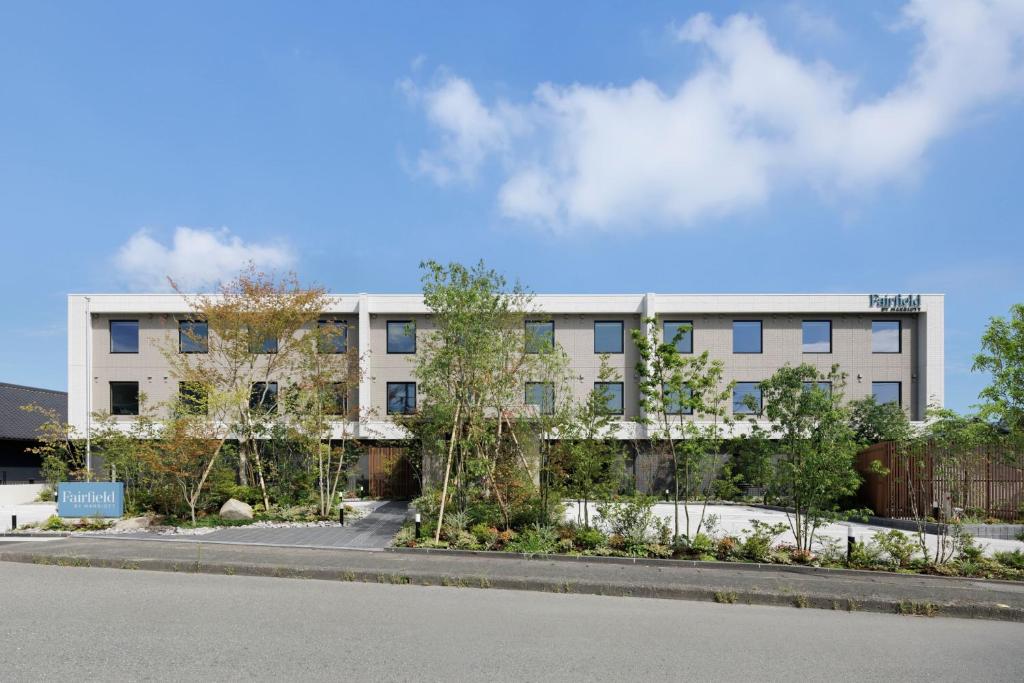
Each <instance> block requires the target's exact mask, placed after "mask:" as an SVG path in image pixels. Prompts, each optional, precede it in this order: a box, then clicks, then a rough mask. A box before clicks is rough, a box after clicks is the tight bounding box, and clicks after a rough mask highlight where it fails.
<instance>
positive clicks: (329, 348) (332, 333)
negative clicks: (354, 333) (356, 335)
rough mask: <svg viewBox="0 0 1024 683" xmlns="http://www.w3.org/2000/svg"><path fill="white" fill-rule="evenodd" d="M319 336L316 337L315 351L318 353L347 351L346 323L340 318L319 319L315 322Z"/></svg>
mask: <svg viewBox="0 0 1024 683" xmlns="http://www.w3.org/2000/svg"><path fill="white" fill-rule="evenodd" d="M317 327H319V329H320V337H319V338H318V339H317V351H319V352H320V353H348V324H347V323H345V322H342V321H340V320H321V321H319V322H317Z"/></svg>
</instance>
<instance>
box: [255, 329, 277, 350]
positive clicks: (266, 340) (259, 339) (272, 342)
mask: <svg viewBox="0 0 1024 683" xmlns="http://www.w3.org/2000/svg"><path fill="white" fill-rule="evenodd" d="M249 353H277V337H275V336H274V335H272V334H260V333H259V332H256V331H251V332H250V333H249Z"/></svg>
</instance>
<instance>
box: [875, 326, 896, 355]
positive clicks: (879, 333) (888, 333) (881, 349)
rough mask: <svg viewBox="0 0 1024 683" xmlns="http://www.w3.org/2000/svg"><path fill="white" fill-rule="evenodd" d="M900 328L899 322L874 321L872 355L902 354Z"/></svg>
mask: <svg viewBox="0 0 1024 683" xmlns="http://www.w3.org/2000/svg"><path fill="white" fill-rule="evenodd" d="M900 327H901V326H900V321H899V320H872V321H871V353H900V352H901V350H902V349H901V346H902V344H901V340H900V337H901V336H902V335H901V334H900Z"/></svg>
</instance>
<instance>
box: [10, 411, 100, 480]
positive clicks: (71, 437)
mask: <svg viewBox="0 0 1024 683" xmlns="http://www.w3.org/2000/svg"><path fill="white" fill-rule="evenodd" d="M21 409H22V410H24V411H26V412H30V413H38V414H39V415H41V416H42V417H43V423H42V424H41V425H40V426H39V428H38V430H37V437H36V440H37V445H35V446H32V447H30V448H28V449H27V450H28V452H29V453H34V454H35V455H38V456H39V457H40V459H41V461H42V475H43V479H45V480H46V483H47V484H49V485H50V486H56V485H57V484H58V483H60V482H62V481H67V480H68V478H74V479H79V478H80V479H85V480H86V481H89V480H90V479H91V478H92V472H90V471H89V469H88V468H87V467H86V466H85V449H84V444H83V442H82V439H76V438H75V430H74V427H72V426H71V425H70V424H68V423H67V422H64V421H63V420H62V419H61V418H60V416H59V415H58V414H57V412H56V411H54V410H50V409H49V408H44V407H42V406H39V405H36V404H34V403H33V404H30V405H25V406H21Z"/></svg>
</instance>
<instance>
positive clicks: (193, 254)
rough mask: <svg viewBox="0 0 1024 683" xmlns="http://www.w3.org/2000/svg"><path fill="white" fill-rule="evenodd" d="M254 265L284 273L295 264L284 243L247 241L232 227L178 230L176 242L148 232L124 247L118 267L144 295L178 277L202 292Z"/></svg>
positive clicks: (117, 257) (182, 285) (189, 287)
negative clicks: (235, 232) (155, 236)
mask: <svg viewBox="0 0 1024 683" xmlns="http://www.w3.org/2000/svg"><path fill="white" fill-rule="evenodd" d="M249 262H252V263H253V264H254V265H255V266H256V267H257V268H264V269H283V268H288V267H290V266H292V264H294V263H295V256H294V254H293V253H292V250H291V249H290V248H289V247H287V246H285V245H282V244H256V243H251V242H250V243H246V242H244V241H243V240H242V238H240V237H238V236H237V235H233V234H232V233H231V232H230V231H229V230H228V229H227V228H221V229H220V230H204V229H195V228H187V227H180V228H177V229H175V231H174V237H173V238H172V241H171V244H170V245H169V246H168V245H165V244H162V243H161V242H159V241H157V240H156V239H155V238H154V237H153V236H152V235H151V234H150V233H149V231H147V230H145V229H143V230H139V231H138V232H136V233H135V234H134V235H132V236H131V237H130V238H129V239H128V241H127V242H125V243H124V244H123V245H121V248H120V249H118V251H117V254H116V255H115V257H114V265H115V266H116V268H117V271H118V272H119V274H120V275H121V277H122V278H123V279H124V280H125V281H126V283H127V284H128V286H129V287H131V288H132V289H135V290H144V291H166V290H168V289H170V284H169V283H168V281H167V278H168V277H170V278H172V279H173V280H174V281H175V282H176V283H177V284H178V286H179V287H180V288H181V289H183V290H185V291H201V290H204V289H209V288H210V287H212V286H215V285H216V284H217V283H218V282H220V281H224V280H228V279H230V278H231V277H233V276H234V275H236V274H237V273H238V272H239V271H240V270H241V269H242V268H244V267H245V266H246V265H247V264H248V263H249Z"/></svg>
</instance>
